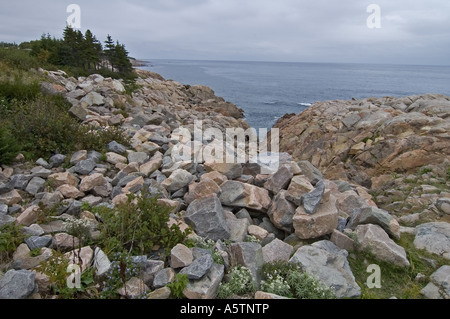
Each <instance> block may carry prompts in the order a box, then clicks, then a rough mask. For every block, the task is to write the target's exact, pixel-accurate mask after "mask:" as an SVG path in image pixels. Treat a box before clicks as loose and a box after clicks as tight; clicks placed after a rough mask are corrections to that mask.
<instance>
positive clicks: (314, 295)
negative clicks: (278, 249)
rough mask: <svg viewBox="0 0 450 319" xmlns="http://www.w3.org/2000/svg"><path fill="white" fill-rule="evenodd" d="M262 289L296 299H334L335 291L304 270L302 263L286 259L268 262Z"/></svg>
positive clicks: (264, 271)
mask: <svg viewBox="0 0 450 319" xmlns="http://www.w3.org/2000/svg"><path fill="white" fill-rule="evenodd" d="M261 272H262V279H263V280H262V281H261V289H262V290H263V291H265V292H269V293H273V294H276V295H279V296H283V297H288V298H296V299H334V298H335V296H334V292H333V290H331V289H330V288H328V287H325V286H324V285H323V284H321V283H320V282H319V281H318V280H317V279H316V278H314V277H312V276H310V275H308V274H307V273H306V272H303V270H302V267H301V265H299V264H296V263H289V262H286V261H277V262H273V263H266V264H264V265H263V267H262V269H261Z"/></svg>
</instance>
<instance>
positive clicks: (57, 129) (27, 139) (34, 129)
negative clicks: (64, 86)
mask: <svg viewBox="0 0 450 319" xmlns="http://www.w3.org/2000/svg"><path fill="white" fill-rule="evenodd" d="M69 106H70V104H69V103H68V102H67V101H65V100H64V99H63V98H62V97H59V96H40V97H38V98H36V99H35V100H34V101H29V102H22V103H18V104H17V105H16V107H15V113H14V114H13V115H12V124H13V126H14V129H15V131H16V133H17V135H18V136H20V137H21V141H22V144H23V145H22V148H23V150H24V152H25V153H27V154H28V155H29V157H31V158H39V157H48V156H49V155H50V154H52V153H61V154H65V153H68V152H70V151H71V150H73V149H74V146H75V142H76V137H77V135H78V133H79V124H78V123H77V121H76V120H74V119H73V118H72V117H71V116H70V115H69V113H68V112H67V110H68V108H69Z"/></svg>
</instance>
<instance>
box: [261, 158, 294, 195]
mask: <svg viewBox="0 0 450 319" xmlns="http://www.w3.org/2000/svg"><path fill="white" fill-rule="evenodd" d="M292 177H294V173H293V172H292V168H291V166H290V165H283V166H281V167H280V169H278V171H277V172H276V173H275V174H273V175H272V176H271V177H269V179H268V180H267V182H266V183H265V184H264V188H265V189H268V190H269V191H271V192H272V193H274V194H278V192H280V191H281V190H285V189H287V187H288V186H289V183H290V182H291V179H292Z"/></svg>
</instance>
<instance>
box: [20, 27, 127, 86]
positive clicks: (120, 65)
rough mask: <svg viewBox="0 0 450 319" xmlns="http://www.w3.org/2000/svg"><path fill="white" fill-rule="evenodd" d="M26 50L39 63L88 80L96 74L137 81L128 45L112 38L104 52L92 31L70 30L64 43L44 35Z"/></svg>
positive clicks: (63, 40)
mask: <svg viewBox="0 0 450 319" xmlns="http://www.w3.org/2000/svg"><path fill="white" fill-rule="evenodd" d="M21 45H22V46H24V45H25V44H21ZM27 46H28V47H31V55H32V56H34V57H36V58H37V59H38V60H39V62H41V63H50V64H52V65H56V66H58V67H60V68H62V69H64V70H65V71H69V72H70V73H72V74H74V75H78V76H86V75H89V74H91V73H92V72H93V71H94V72H95V73H99V74H101V75H104V76H111V77H114V78H123V79H128V78H133V79H134V78H135V77H136V76H135V74H134V72H133V67H132V65H131V62H130V60H129V57H128V52H127V50H126V49H125V45H123V44H121V43H119V41H116V42H115V41H114V40H113V39H112V38H111V36H110V35H108V38H107V39H106V41H105V49H103V46H102V44H101V43H100V42H99V41H98V40H97V38H96V37H95V35H94V34H93V33H92V32H91V30H87V31H86V32H85V34H84V35H83V34H82V33H81V31H80V30H74V29H72V28H71V27H70V26H67V27H66V28H65V29H64V32H63V38H62V39H56V38H55V37H51V36H50V35H49V34H47V35H45V34H44V35H42V37H41V39H40V40H37V41H31V42H30V43H29V44H27Z"/></svg>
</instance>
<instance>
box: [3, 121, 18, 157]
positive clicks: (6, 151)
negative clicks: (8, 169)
mask: <svg viewBox="0 0 450 319" xmlns="http://www.w3.org/2000/svg"><path fill="white" fill-rule="evenodd" d="M20 151H21V147H20V144H19V141H18V140H17V138H16V136H15V135H14V134H13V133H12V131H11V129H10V124H9V123H6V122H2V121H0V165H1V164H10V163H11V161H12V160H13V159H14V158H15V157H16V156H17V154H19V152H20Z"/></svg>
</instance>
